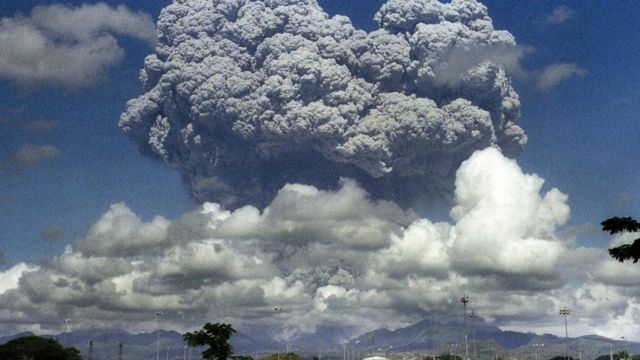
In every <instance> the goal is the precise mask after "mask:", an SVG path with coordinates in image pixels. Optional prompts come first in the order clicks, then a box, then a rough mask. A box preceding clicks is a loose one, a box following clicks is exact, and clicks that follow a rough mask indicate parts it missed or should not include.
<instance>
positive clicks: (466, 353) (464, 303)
mask: <svg viewBox="0 0 640 360" xmlns="http://www.w3.org/2000/svg"><path fill="white" fill-rule="evenodd" d="M460 302H461V303H462V308H463V309H464V314H463V318H464V356H465V357H464V359H465V360H469V342H468V341H467V303H468V302H469V296H467V295H464V296H462V297H461V298H460Z"/></svg>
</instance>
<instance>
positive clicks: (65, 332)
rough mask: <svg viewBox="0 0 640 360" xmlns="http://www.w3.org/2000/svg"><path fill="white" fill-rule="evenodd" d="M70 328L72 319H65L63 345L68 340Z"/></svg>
mask: <svg viewBox="0 0 640 360" xmlns="http://www.w3.org/2000/svg"><path fill="white" fill-rule="evenodd" d="M69 328H71V319H64V334H63V335H62V340H63V341H62V343H63V344H64V343H65V342H66V340H67V333H68V332H69Z"/></svg>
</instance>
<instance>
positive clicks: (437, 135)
mask: <svg viewBox="0 0 640 360" xmlns="http://www.w3.org/2000/svg"><path fill="white" fill-rule="evenodd" d="M375 21H376V22H377V23H378V24H379V27H380V29H379V30H376V31H373V32H371V33H367V32H364V31H361V30H356V29H354V27H353V26H352V24H351V22H350V20H349V19H348V18H346V17H344V16H335V17H332V18H330V17H329V16H328V15H327V14H326V13H325V12H324V11H323V10H322V9H321V8H320V7H319V6H318V4H317V3H316V1H315V0H263V1H251V0H175V1H174V3H173V4H171V5H169V6H168V7H167V8H165V9H164V10H163V11H162V14H161V15H160V19H159V22H158V31H159V43H158V45H157V48H156V53H155V54H153V55H150V56H148V57H147V59H146V61H145V66H144V69H143V70H142V72H141V80H142V83H143V85H144V89H145V91H146V93H145V94H144V95H142V96H140V97H139V98H137V99H134V100H131V101H130V102H129V103H128V106H127V109H126V111H125V112H124V113H123V114H122V116H121V119H120V127H121V128H122V130H123V131H124V132H125V133H127V134H128V135H129V137H130V138H131V139H132V140H133V141H134V142H135V143H136V144H138V146H139V147H140V149H141V150H142V151H143V152H144V153H146V154H148V155H150V156H153V157H155V158H157V159H160V160H161V161H163V162H165V163H166V164H168V165H169V166H171V167H172V168H176V169H178V170H179V171H181V173H182V174H183V176H184V179H185V181H186V183H187V184H188V186H189V189H190V191H191V193H192V194H193V196H194V197H195V198H196V199H197V200H199V201H216V202H220V203H222V204H225V205H227V206H231V207H234V206H239V205H242V204H246V203H252V204H257V205H264V204H265V203H267V202H268V201H270V200H271V199H272V198H273V196H274V195H275V193H276V192H277V190H278V189H280V188H281V187H282V185H284V184H285V183H290V182H298V183H306V184H313V185H317V186H321V187H325V188H326V187H336V186H337V184H338V182H339V178H340V177H351V178H355V179H356V180H357V181H359V182H360V183H361V184H362V185H363V186H364V187H365V188H367V190H369V191H370V192H371V193H373V194H374V195H375V196H378V197H386V198H391V199H393V200H396V201H399V202H400V203H402V204H405V205H411V204H410V203H411V202H412V201H419V200H421V199H424V198H425V197H431V196H432V195H433V194H435V193H443V192H444V193H446V192H447V191H448V190H449V189H451V188H452V184H453V179H454V175H455V171H456V169H457V168H458V166H459V164H460V163H461V162H462V161H463V160H464V159H466V158H467V157H468V156H469V155H470V154H471V153H472V152H473V151H475V150H477V149H481V148H485V147H487V146H491V145H493V146H497V147H500V148H501V149H502V151H503V153H504V154H506V155H507V156H516V155H517V154H518V153H519V152H520V150H521V148H522V146H523V145H524V144H525V143H526V136H525V135H524V132H523V131H522V129H521V128H520V127H518V126H517V125H515V121H516V120H517V118H518V116H519V110H520V102H519V100H518V95H517V94H516V93H515V92H514V90H513V88H512V86H511V84H510V81H509V79H508V78H507V75H506V73H505V68H506V67H507V66H508V64H506V62H508V60H505V59H507V58H509V57H510V54H511V53H512V52H514V51H515V49H516V44H515V41H514V39H513V36H512V35H511V34H509V33H508V32H506V31H496V30H494V29H493V25H492V21H491V19H490V18H489V17H488V15H487V9H486V7H485V6H484V5H482V4H480V3H478V2H477V1H475V0H453V1H451V2H448V3H441V2H439V1H436V0H390V1H389V2H388V3H386V4H385V5H383V6H382V8H381V9H380V11H379V12H378V13H377V14H376V16H375Z"/></svg>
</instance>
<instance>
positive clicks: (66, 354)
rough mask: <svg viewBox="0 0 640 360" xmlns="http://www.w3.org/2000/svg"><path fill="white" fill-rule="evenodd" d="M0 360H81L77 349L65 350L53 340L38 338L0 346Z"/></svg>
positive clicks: (10, 342)
mask: <svg viewBox="0 0 640 360" xmlns="http://www.w3.org/2000/svg"><path fill="white" fill-rule="evenodd" d="M0 359H3V360H23V359H29V360H82V358H81V357H80V351H79V350H78V349H76V348H73V347H68V348H65V347H63V346H62V345H61V344H60V343H59V342H57V341H55V340H54V339H45V338H41V337H39V336H25V337H21V338H17V339H14V340H11V341H9V342H7V343H6V344H3V345H0Z"/></svg>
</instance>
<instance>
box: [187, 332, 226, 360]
mask: <svg viewBox="0 0 640 360" xmlns="http://www.w3.org/2000/svg"><path fill="white" fill-rule="evenodd" d="M235 332H236V331H235V330H234V329H233V327H232V326H231V324H220V323H215V324H211V323H206V324H205V325H204V326H203V327H202V330H198V331H194V332H192V333H190V332H188V333H186V334H184V340H185V341H186V342H187V344H188V345H189V346H203V345H207V346H209V348H208V349H206V350H205V351H203V352H202V357H203V358H205V359H209V360H212V359H217V360H227V359H228V358H229V357H231V354H233V347H232V346H231V344H229V339H230V338H231V335H233V333H235Z"/></svg>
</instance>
